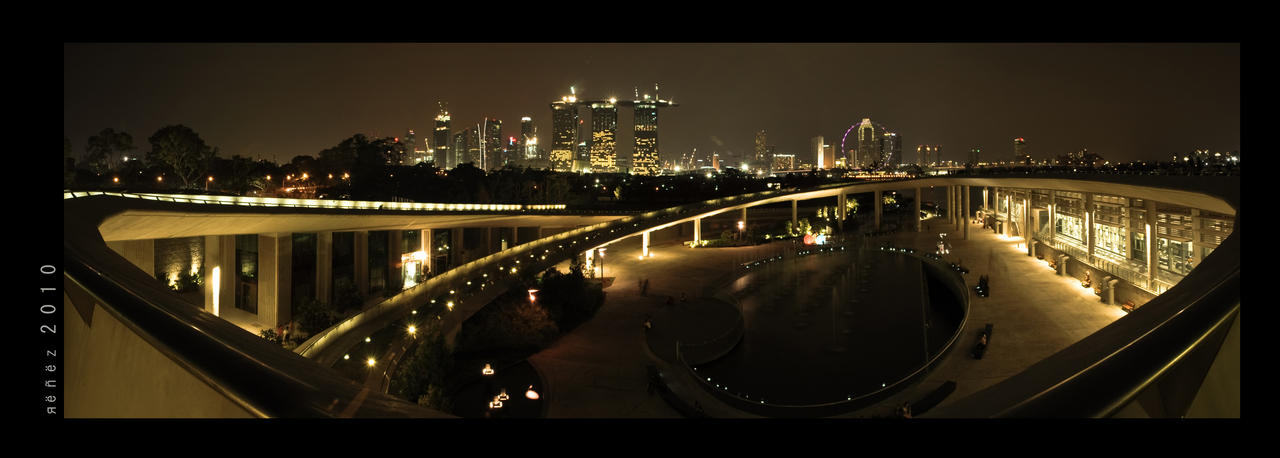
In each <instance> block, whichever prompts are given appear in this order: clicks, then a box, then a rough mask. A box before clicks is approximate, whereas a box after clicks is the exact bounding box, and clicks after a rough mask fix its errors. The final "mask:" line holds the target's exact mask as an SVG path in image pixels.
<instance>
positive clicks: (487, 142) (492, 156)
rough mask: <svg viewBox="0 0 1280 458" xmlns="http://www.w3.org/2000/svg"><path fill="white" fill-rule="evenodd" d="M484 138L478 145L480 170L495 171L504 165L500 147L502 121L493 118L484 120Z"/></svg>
mask: <svg viewBox="0 0 1280 458" xmlns="http://www.w3.org/2000/svg"><path fill="white" fill-rule="evenodd" d="M483 124H484V130H483V131H482V132H484V138H483V139H482V140H481V143H480V168H481V169H484V170H489V169H497V168H501V167H502V166H503V165H505V158H504V157H503V147H502V121H499V120H497V119H495V118H485V119H484V122H483Z"/></svg>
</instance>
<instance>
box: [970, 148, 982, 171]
mask: <svg viewBox="0 0 1280 458" xmlns="http://www.w3.org/2000/svg"><path fill="white" fill-rule="evenodd" d="M979 154H982V148H978V147H976V146H975V147H973V148H969V162H967V164H969V165H972V166H975V167H976V166H977V165H978V155H979Z"/></svg>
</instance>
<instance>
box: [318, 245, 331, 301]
mask: <svg viewBox="0 0 1280 458" xmlns="http://www.w3.org/2000/svg"><path fill="white" fill-rule="evenodd" d="M332 296H333V232H332V231H323V232H317V233H316V300H318V301H320V303H321V304H328V303H329V298H330V297H332Z"/></svg>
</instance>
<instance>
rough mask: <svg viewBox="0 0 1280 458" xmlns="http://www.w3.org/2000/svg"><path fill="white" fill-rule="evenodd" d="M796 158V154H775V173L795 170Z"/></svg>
mask: <svg viewBox="0 0 1280 458" xmlns="http://www.w3.org/2000/svg"><path fill="white" fill-rule="evenodd" d="M795 169H796V156H795V155H794V154H774V155H773V171H775V172H777V171H783V170H795Z"/></svg>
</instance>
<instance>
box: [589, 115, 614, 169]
mask: <svg viewBox="0 0 1280 458" xmlns="http://www.w3.org/2000/svg"><path fill="white" fill-rule="evenodd" d="M617 139H618V105H617V99H609V100H608V101H599V102H591V171H593V172H606V173H612V172H617V171H618V141H617Z"/></svg>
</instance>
